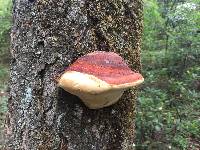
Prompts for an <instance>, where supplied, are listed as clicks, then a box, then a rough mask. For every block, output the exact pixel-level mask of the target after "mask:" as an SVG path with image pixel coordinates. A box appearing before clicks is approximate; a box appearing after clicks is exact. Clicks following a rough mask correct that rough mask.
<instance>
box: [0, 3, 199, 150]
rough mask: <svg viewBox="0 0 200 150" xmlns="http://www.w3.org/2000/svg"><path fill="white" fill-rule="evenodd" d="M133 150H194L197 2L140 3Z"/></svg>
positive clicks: (2, 25)
mask: <svg viewBox="0 0 200 150" xmlns="http://www.w3.org/2000/svg"><path fill="white" fill-rule="evenodd" d="M11 7H12V2H11V0H0V149H1V145H2V144H3V140H4V138H3V127H4V119H5V114H6V111H7V89H8V79H9V57H10V54H9V45H10V35H9V33H10V29H11V25H12V16H11V9H12V8H11ZM141 56H142V65H143V69H142V72H143V74H144V77H145V83H144V84H143V85H142V86H141V87H140V89H139V94H138V101H137V118H136V136H137V138H136V140H137V141H136V143H135V144H136V148H137V149H138V150H146V149H147V150H149V149H150V150H151V149H153V150H162V149H163V150H167V149H171V150H179V149H180V150H200V0H144V31H143V41H142V53H141Z"/></svg>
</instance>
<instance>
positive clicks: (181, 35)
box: [136, 0, 200, 150]
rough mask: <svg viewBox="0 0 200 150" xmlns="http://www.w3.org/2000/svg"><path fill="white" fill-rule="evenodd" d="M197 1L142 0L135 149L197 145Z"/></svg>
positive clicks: (199, 71)
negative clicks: (141, 84) (141, 33)
mask: <svg viewBox="0 0 200 150" xmlns="http://www.w3.org/2000/svg"><path fill="white" fill-rule="evenodd" d="M199 4H200V0H189V1H185V2H179V1H159V2H157V1H156V0H150V1H145V8H144V36H143V47H142V48H143V50H142V63H143V75H144V77H145V83H144V84H143V86H142V88H141V92H140V94H139V98H138V107H137V108H138V109H137V117H136V129H137V130H136V133H137V138H136V140H137V147H138V149H166V150H167V149H174V150H177V149H181V150H188V149H198V148H200V143H199V141H200V118H199V116H200V67H199V64H200V59H199V58H200V50H199V49H200V40H199V39H200V26H199V25H200V24H199V22H200V12H199V11H198V10H199V7H200V6H199Z"/></svg>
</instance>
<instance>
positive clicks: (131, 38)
mask: <svg viewBox="0 0 200 150" xmlns="http://www.w3.org/2000/svg"><path fill="white" fill-rule="evenodd" d="M13 19H14V24H13V28H12V32H11V42H12V45H11V55H12V60H11V76H10V96H9V100H8V107H9V111H8V114H7V120H6V123H7V125H6V129H5V130H6V137H7V141H6V149H7V150H13V149H20V150H22V149H25V150H53V149H55V150H57V149H58V150H129V149H130V150H132V149H134V124H135V123H134V120H135V100H136V95H135V94H136V91H135V90H134V89H132V90H128V91H126V92H125V93H124V95H123V96H122V98H121V99H120V101H119V102H118V103H117V104H115V105H113V106H110V107H107V108H103V109H98V110H90V109H88V108H87V107H86V106H85V105H84V104H83V103H82V102H81V101H80V99H79V98H77V97H76V96H74V95H71V94H69V93H67V92H65V91H63V90H62V89H60V88H58V87H57V85H56V82H55V78H56V76H57V75H58V74H59V73H61V72H62V71H63V70H64V69H65V68H66V67H67V66H69V65H70V64H71V63H72V62H73V61H75V60H76V59H77V58H78V57H80V56H82V55H84V54H87V53H89V52H92V51H95V50H100V51H102V50H103V51H114V52H117V53H119V54H120V55H121V56H122V57H123V58H124V59H125V60H126V61H127V63H128V64H129V66H130V67H131V68H132V69H133V70H140V43H141V31H142V0H133V1H132V0H130V1H125V0H124V1H121V0H116V1H111V0H105V1H98V0H95V1H92V0H87V1H84V0H77V1H70V0H66V1H64V0H26V1H25V0H15V1H14V5H13Z"/></svg>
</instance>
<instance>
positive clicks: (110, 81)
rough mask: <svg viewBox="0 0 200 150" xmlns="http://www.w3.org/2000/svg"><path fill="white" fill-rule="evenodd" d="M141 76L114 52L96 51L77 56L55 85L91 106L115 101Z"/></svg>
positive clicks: (135, 84) (137, 83) (140, 81)
mask: <svg viewBox="0 0 200 150" xmlns="http://www.w3.org/2000/svg"><path fill="white" fill-rule="evenodd" d="M143 81H144V78H143V77H142V75H141V74H140V73H137V72H134V71H132V70H131V69H130V68H129V67H128V65H127V64H126V63H125V62H124V60H123V59H122V58H121V57H120V56H119V55H118V54H116V53H114V52H105V51H95V52H92V53H89V54H87V55H85V56H82V57H80V58H78V59H77V60H76V61H75V62H74V63H73V64H72V65H70V66H69V67H68V68H67V69H66V70H65V72H64V73H63V74H62V75H61V77H60V79H59V80H58V86H60V87H61V88H63V89H64V90H66V91H68V92H69V93H71V94H74V95H76V96H78V97H79V98H80V99H81V100H82V101H83V102H84V103H85V105H86V106H88V107H89V108H90V109H98V108H103V107H107V106H110V105H112V104H114V103H116V102H117V101H118V100H119V98H120V97H121V96H122V94H123V92H124V91H125V90H126V89H127V88H130V87H135V86H137V85H139V84H141V83H142V82H143Z"/></svg>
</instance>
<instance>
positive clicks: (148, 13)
mask: <svg viewBox="0 0 200 150" xmlns="http://www.w3.org/2000/svg"><path fill="white" fill-rule="evenodd" d="M144 6H145V9H144V31H143V34H144V36H143V47H144V49H148V50H154V49H155V45H157V44H159V39H158V37H157V32H156V31H157V29H158V28H161V26H162V25H163V19H162V17H161V16H160V13H159V11H158V10H159V7H158V4H157V2H156V0H145V1H144ZM152 43H156V44H152Z"/></svg>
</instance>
